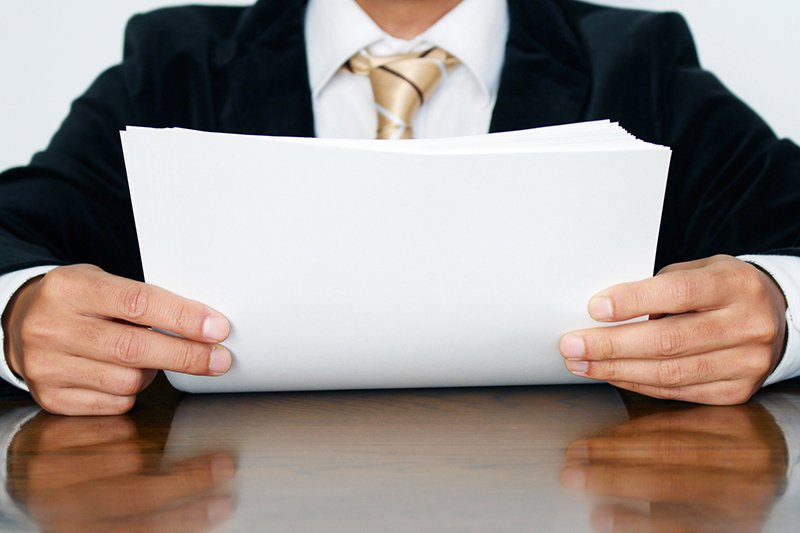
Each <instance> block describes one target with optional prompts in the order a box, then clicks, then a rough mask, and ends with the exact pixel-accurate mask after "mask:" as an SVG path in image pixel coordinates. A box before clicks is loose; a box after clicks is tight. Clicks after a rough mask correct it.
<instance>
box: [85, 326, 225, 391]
mask: <svg viewBox="0 0 800 533" xmlns="http://www.w3.org/2000/svg"><path fill="white" fill-rule="evenodd" d="M76 329H78V330H79V331H81V332H82V334H81V335H77V336H76V338H75V339H74V340H73V343H72V346H70V349H71V350H72V351H73V353H78V354H80V355H81V356H84V357H87V358H90V359H93V360H95V361H101V362H104V363H108V364H110V365H119V366H121V367H127V368H129V369H133V368H147V369H156V370H172V371H175V372H181V373H184V374H195V375H202V376H205V375H221V374H224V373H225V372H227V371H228V370H229V369H230V367H231V364H232V359H231V354H230V352H229V351H228V350H227V349H226V348H224V347H223V346H218V345H212V344H206V343H203V342H196V341H192V340H189V339H184V338H181V337H174V336H172V335H165V334H163V333H160V332H158V331H152V330H149V329H145V328H138V327H134V326H128V325H126V324H120V323H117V322H110V321H106V320H97V319H95V318H92V317H86V318H85V320H84V323H83V324H81V325H80V326H78V327H77V328H76ZM99 372H100V370H99V368H98V369H97V370H96V371H95V372H94V373H90V372H88V371H87V373H86V377H85V378H84V381H85V380H86V379H89V380H93V381H94V382H96V383H97V382H98V381H101V379H100V378H102V379H106V380H107V381H108V384H107V385H106V386H105V388H103V387H101V388H102V390H104V391H113V390H118V391H121V392H120V393H123V392H127V393H130V394H135V393H134V392H131V391H133V390H134V389H136V388H137V387H138V386H139V385H140V383H138V382H136V381H133V380H132V376H131V375H130V374H126V373H124V372H122V371H119V372H116V373H114V372H111V371H107V372H105V373H104V374H103V375H99V374H98V373H99ZM126 380H131V381H126ZM109 387H111V388H109ZM137 392H138V391H137Z"/></svg>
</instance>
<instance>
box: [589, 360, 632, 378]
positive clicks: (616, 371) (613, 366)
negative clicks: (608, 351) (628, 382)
mask: <svg viewBox="0 0 800 533" xmlns="http://www.w3.org/2000/svg"><path fill="white" fill-rule="evenodd" d="M594 366H595V369H596V370H595V372H594V374H595V377H597V378H600V379H604V380H606V381H625V380H624V379H620V376H623V375H624V373H625V363H623V362H622V361H619V360H615V361H607V362H605V363H604V364H602V365H597V364H595V365H594ZM598 366H599V367H600V368H597V367H598Z"/></svg>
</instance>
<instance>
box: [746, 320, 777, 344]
mask: <svg viewBox="0 0 800 533" xmlns="http://www.w3.org/2000/svg"><path fill="white" fill-rule="evenodd" d="M744 331H745V336H746V338H748V339H750V340H751V341H752V342H754V343H757V344H761V345H772V344H773V343H774V342H775V341H776V340H777V339H778V338H779V337H780V332H779V330H778V324H777V322H776V321H775V320H773V319H772V317H771V316H770V315H768V314H764V313H753V314H751V315H750V316H748V318H747V320H746V325H745V327H744Z"/></svg>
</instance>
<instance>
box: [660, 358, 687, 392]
mask: <svg viewBox="0 0 800 533" xmlns="http://www.w3.org/2000/svg"><path fill="white" fill-rule="evenodd" d="M657 379H658V384H659V386H662V387H674V386H675V385H678V384H680V383H682V381H683V370H682V369H681V365H680V363H679V362H678V361H677V360H675V359H664V360H663V361H659V362H658V376H657Z"/></svg>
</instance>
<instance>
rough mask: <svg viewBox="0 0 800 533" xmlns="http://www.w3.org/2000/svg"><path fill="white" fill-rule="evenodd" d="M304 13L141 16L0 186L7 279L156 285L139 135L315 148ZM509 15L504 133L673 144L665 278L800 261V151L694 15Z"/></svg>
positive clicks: (563, 11)
mask: <svg viewBox="0 0 800 533" xmlns="http://www.w3.org/2000/svg"><path fill="white" fill-rule="evenodd" d="M304 12H305V2H304V1H303V0H261V1H260V2H258V3H257V4H256V5H255V6H252V7H250V8H234V7H183V8H172V9H164V10H159V11H156V12H153V13H150V14H147V15H141V16H137V17H134V18H133V19H132V20H131V21H130V23H129V26H128V29H127V32H126V41H125V54H124V59H123V61H122V63H121V64H120V65H118V66H116V67H113V68H111V69H110V70H108V71H106V72H105V73H103V74H102V75H101V76H100V77H99V78H98V79H97V81H96V82H95V83H94V84H93V85H92V86H91V88H90V89H89V90H88V91H87V92H86V94H84V95H83V96H82V97H81V98H79V99H78V100H76V101H75V103H74V104H73V107H72V109H71V112H70V114H69V116H68V117H67V119H66V120H65V122H64V124H63V125H62V127H61V128H60V130H59V131H58V133H56V135H55V136H54V138H53V140H52V142H51V144H50V146H49V147H48V148H47V149H46V150H45V151H44V152H42V153H39V154H37V155H36V156H34V158H33V160H32V161H31V163H30V165H29V166H27V167H25V168H18V169H13V170H10V171H8V172H6V173H4V174H2V176H0V273H4V272H9V271H13V270H16V269H21V268H24V267H29V266H35V265H40V264H65V263H77V262H86V263H93V264H96V265H99V266H100V267H102V268H104V269H105V270H107V271H109V272H113V273H116V274H120V275H123V276H127V277H131V278H136V279H141V278H142V270H141V264H140V258H139V251H138V245H137V239H136V231H135V226H134V221H133V216H132V211H131V205H130V199H129V194H128V188H127V182H126V177H125V170H124V164H123V159H122V152H121V148H120V141H119V135H118V132H119V131H120V130H121V129H124V128H125V126H126V125H137V126H151V127H169V126H175V127H184V128H195V129H201V130H213V131H221V132H239V133H251V134H267V135H292V136H313V135H314V122H313V116H312V109H311V96H310V90H309V82H308V77H307V66H306V57H305V45H304V38H303V16H304ZM509 13H510V17H511V26H510V33H509V37H508V43H507V48H506V58H505V64H504V67H503V71H502V77H501V82H500V88H499V94H498V98H497V104H496V107H495V110H494V115H493V117H492V121H491V130H492V131H503V130H513V129H520V128H531V127H537V126H546V125H552V124H558V123H568V122H576V121H584V120H593V119H601V118H610V119H612V120H616V121H619V122H620V123H621V124H622V125H623V126H624V127H625V128H627V129H628V130H629V131H631V132H632V133H633V134H635V135H636V136H638V137H640V138H642V139H644V140H647V141H650V142H654V143H658V144H663V145H667V146H670V147H672V148H673V151H674V153H673V163H672V168H671V171H670V177H669V181H668V187H667V193H666V200H665V206H664V214H663V218H662V226H661V234H660V238H659V245H658V254H657V261H656V268H658V267H661V266H663V265H665V264H668V263H671V262H676V261H682V260H688V259H693V258H699V257H703V256H708V255H712V254H716V253H729V254H742V253H763V252H773V253H774V252H776V251H777V252H778V253H786V254H792V255H798V256H800V150H799V149H798V147H797V146H796V145H794V144H793V143H792V142H790V141H787V140H778V139H776V138H775V136H774V135H773V133H772V132H771V131H770V129H769V128H768V127H767V126H766V125H765V124H764V122H763V121H762V120H761V119H760V118H759V117H758V116H757V115H756V114H755V113H753V112H752V111H751V110H750V109H749V108H748V107H747V106H745V105H744V104H743V103H742V102H740V101H739V100H738V99H737V98H736V97H734V96H733V95H732V94H731V93H730V92H729V91H728V90H727V89H725V87H723V86H722V85H721V84H720V83H719V82H718V81H717V80H716V79H715V78H714V76H712V75H711V74H709V73H708V72H705V71H704V70H702V69H701V68H700V67H699V65H698V61H697V57H696V53H695V50H694V46H693V43H692V39H691V36H690V34H689V31H688V29H687V26H686V24H685V23H684V21H683V19H682V18H681V17H680V16H678V15H675V14H653V13H647V12H642V11H631V10H620V9H613V8H606V7H598V6H594V5H590V4H585V3H582V2H577V1H573V0H509ZM591 178H592V177H591V176H587V179H591ZM630 201H631V202H635V201H636V199H635V198H630ZM198 209H209V206H198Z"/></svg>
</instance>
